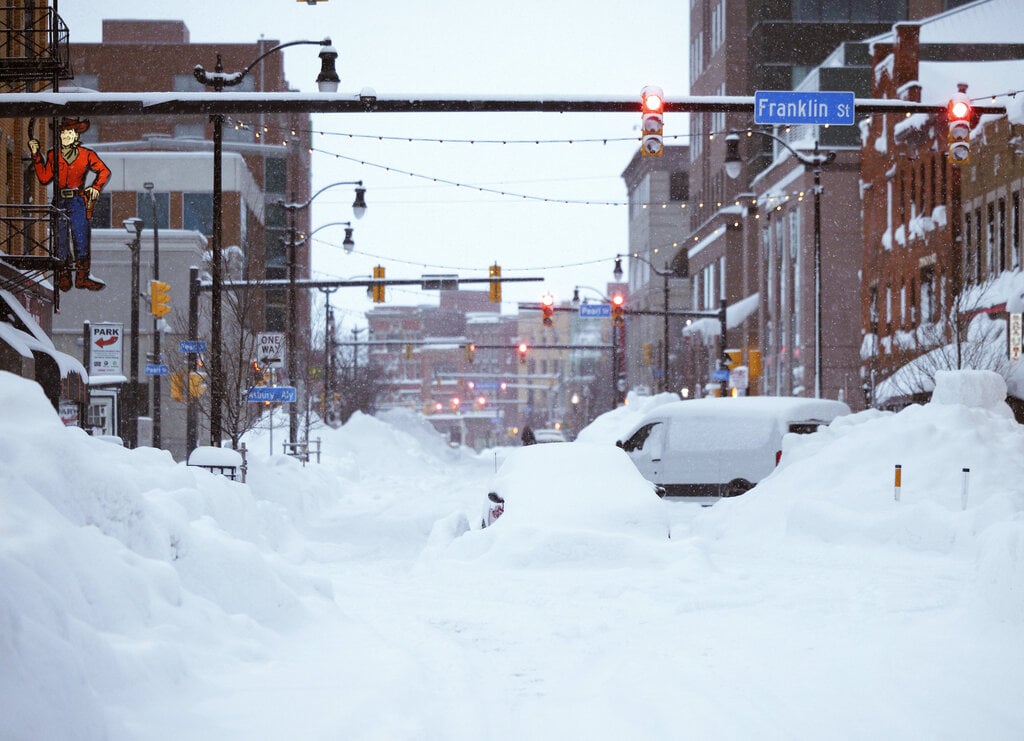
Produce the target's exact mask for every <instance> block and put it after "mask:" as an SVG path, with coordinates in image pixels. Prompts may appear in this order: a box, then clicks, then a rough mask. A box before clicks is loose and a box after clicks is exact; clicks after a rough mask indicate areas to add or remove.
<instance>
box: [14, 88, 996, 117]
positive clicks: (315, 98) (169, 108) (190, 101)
mask: <svg viewBox="0 0 1024 741" xmlns="http://www.w3.org/2000/svg"><path fill="white" fill-rule="evenodd" d="M638 107H639V106H638V105H637V99H636V97H635V96H625V97H617V96H604V97H600V98H598V97H592V96H588V97H579V96H536V97H524V96H517V97H510V96H480V95H474V96H447V97H446V96H440V95H417V96H395V97H379V96H367V95H359V94H356V93H351V92H349V93H344V92H339V93H263V92H259V93H253V92H247V93H241V92H212V93H179V92H160V93H156V92H135V93H73V94H67V93H2V94H0V112H2V115H3V117H5V118H29V117H35V118H53V117H61V116H76V117H79V118H82V117H85V118H88V117H92V116H131V117H139V116H167V115H209V114H220V115H229V114H235V115H238V114H258V113H402V112H412V113H415V112H421V113H483V112H499V113H500V112H506V113H514V112H527V113H528V112H551V113H633V114H635V113H636V112H637V108H638ZM945 108H946V106H945V105H932V104H926V103H916V102H914V101H906V100H897V99H887V98H884V99H883V98H857V99H855V100H854V109H855V112H856V115H858V116H860V115H866V114H871V113H941V112H942V111H944V110H945ZM664 110H665V112H666V113H718V112H725V113H729V112H735V113H751V112H753V110H754V97H753V96H728V95H688V96H680V97H677V98H675V99H672V100H669V99H666V100H665V101H664ZM974 110H975V111H976V112H977V113H982V114H988V113H994V114H999V115H1005V114H1006V106H1000V105H987V106H975V107H974Z"/></svg>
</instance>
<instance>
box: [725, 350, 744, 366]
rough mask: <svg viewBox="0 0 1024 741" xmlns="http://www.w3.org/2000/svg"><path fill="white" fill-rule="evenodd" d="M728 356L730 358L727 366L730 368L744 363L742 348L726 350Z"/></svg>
mask: <svg viewBox="0 0 1024 741" xmlns="http://www.w3.org/2000/svg"><path fill="white" fill-rule="evenodd" d="M725 354H726V356H727V357H728V358H729V360H728V361H727V362H726V364H725V367H726V368H728V369H729V370H733V369H734V368H736V367H738V366H741V365H743V351H742V350H726V351H725Z"/></svg>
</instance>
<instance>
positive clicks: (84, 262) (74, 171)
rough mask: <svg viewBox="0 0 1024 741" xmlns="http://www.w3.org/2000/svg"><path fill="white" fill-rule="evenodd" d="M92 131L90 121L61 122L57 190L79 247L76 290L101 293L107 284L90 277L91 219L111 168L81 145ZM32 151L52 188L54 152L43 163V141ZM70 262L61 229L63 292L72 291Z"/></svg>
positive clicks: (34, 142) (31, 147) (32, 146)
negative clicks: (87, 182)
mask: <svg viewBox="0 0 1024 741" xmlns="http://www.w3.org/2000/svg"><path fill="white" fill-rule="evenodd" d="M88 128H89V121H88V120H85V119H77V118H65V119H63V120H62V121H61V122H60V156H61V161H60V162H59V163H58V165H57V168H56V170H57V173H58V180H59V181H60V182H58V183H56V184H55V185H54V187H55V188H56V191H57V192H56V199H55V200H56V204H57V208H59V209H61V210H63V211H64V212H65V213H66V214H67V215H68V221H69V222H70V226H71V241H72V242H73V243H74V247H75V288H86V289H88V290H90V291H99V290H100V289H102V288H103V287H104V286H106V283H104V282H103V281H102V280H100V279H99V278H95V277H93V276H92V275H90V273H89V267H90V259H91V250H90V241H91V233H90V227H89V219H91V218H92V209H93V206H94V205H95V204H96V199H97V198H99V196H100V190H102V188H103V186H104V185H106V184H107V181H108V180H109V179H110V168H108V167H107V166H106V165H105V164H103V160H101V159H100V158H99V156H98V155H97V154H96V153H95V152H94V151H92V150H91V149H86V148H85V147H83V146H81V145H80V144H79V141H78V140H79V137H80V136H81V135H82V134H83V133H85V131H87V130H88ZM28 148H29V151H30V152H31V153H32V164H33V165H34V166H35V170H36V177H37V178H39V182H41V183H42V184H43V185H49V184H50V183H51V182H52V181H53V175H54V161H53V157H54V152H53V150H52V149H51V150H50V151H49V152H47V153H46V159H45V160H43V157H42V155H41V154H40V153H39V141H38V140H37V139H29V141H28ZM90 172H91V173H93V175H94V176H95V177H94V178H93V181H92V183H90V184H89V185H86V184H85V180H86V177H87V176H88V174H89V173H90ZM69 258H70V249H69V245H68V230H67V229H60V230H59V231H58V233H57V259H59V260H61V262H62V263H63V265H62V267H60V268H58V270H57V285H58V287H59V288H60V290H62V291H70V290H71V271H70V270H69V269H68V267H67V263H68V260H69Z"/></svg>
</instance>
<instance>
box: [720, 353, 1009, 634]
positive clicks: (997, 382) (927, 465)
mask: <svg viewBox="0 0 1024 741" xmlns="http://www.w3.org/2000/svg"><path fill="white" fill-rule="evenodd" d="M1005 389H1006V386H1005V382H1004V381H1003V379H1002V378H1001V377H1000V376H999V375H998V374H996V373H994V372H991V371H945V372H939V373H937V374H936V388H935V394H934V398H933V401H932V402H931V403H929V404H926V405H924V406H921V405H914V406H910V407H908V408H906V409H904V410H902V411H901V412H899V413H895V414H894V413H890V412H879V411H876V410H870V411H867V412H861V413H859V414H855V415H850V416H846V417H840V418H838V419H837V420H835V421H834V422H833V423H832V424H831V425H829V426H828V427H827V428H823V429H821V430H820V431H819V432H818V433H816V434H814V435H787V436H786V438H785V439H784V444H783V455H782V463H781V465H780V466H779V468H777V469H776V470H775V471H774V472H773V473H772V474H771V475H770V476H769V477H768V478H766V479H764V480H763V481H762V482H761V483H760V484H759V485H758V486H756V487H755V488H754V489H752V490H751V491H750V492H748V493H747V494H745V495H744V496H742V497H740V498H737V499H731V500H723V501H722V502H720V503H719V504H718V505H716V506H715V507H714V511H713V512H712V513H709V515H708V516H707V517H706V518H703V519H702V520H701V521H700V522H701V527H702V528H703V532H704V533H705V534H709V535H711V536H712V537H716V538H718V537H728V538H739V539H743V540H747V541H750V540H753V539H756V540H757V541H758V542H761V543H764V542H765V541H766V539H775V540H779V539H788V538H800V539H804V538H810V539H813V540H815V541H819V542H826V543H831V544H861V545H863V544H871V545H874V546H882V547H895V548H899V549H906V550H910V551H928V552H939V553H943V554H948V555H956V554H961V555H966V556H968V557H971V558H974V559H975V561H976V564H977V566H976V567H977V572H978V583H979V587H980V588H981V589H982V590H983V591H984V592H985V593H986V596H987V598H988V599H989V601H990V603H991V604H993V605H994V606H995V607H996V609H997V610H998V611H999V612H1000V614H1003V615H1004V616H1006V617H1010V618H1013V619H1014V620H1018V621H1021V622H1024V427H1022V426H1021V425H1018V424H1016V422H1014V420H1013V416H1012V414H1011V413H1010V411H1009V408H1008V407H1007V405H1006V403H1005V402H1004V401H1003V399H1004V398H1005V396H1006V393H1005ZM897 466H900V473H899V480H900V486H899V493H898V497H899V498H898V500H897V492H896V477H897V474H896V467H897ZM965 469H966V471H965Z"/></svg>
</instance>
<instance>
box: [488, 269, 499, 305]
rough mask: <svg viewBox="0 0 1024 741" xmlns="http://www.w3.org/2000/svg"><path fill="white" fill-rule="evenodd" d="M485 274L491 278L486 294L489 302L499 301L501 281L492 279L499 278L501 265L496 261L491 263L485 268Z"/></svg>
mask: <svg viewBox="0 0 1024 741" xmlns="http://www.w3.org/2000/svg"><path fill="white" fill-rule="evenodd" d="M487 275H488V277H490V278H491V282H490V283H489V284H488V296H489V298H490V299H491V303H494V304H496V303H499V302H500V301H501V281H500V280H494V279H495V278H501V265H499V264H498V263H494V264H493V265H491V267H489V268H487Z"/></svg>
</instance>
